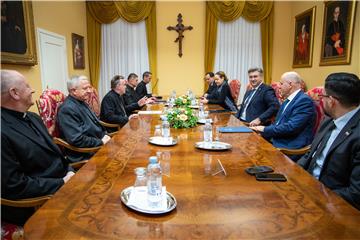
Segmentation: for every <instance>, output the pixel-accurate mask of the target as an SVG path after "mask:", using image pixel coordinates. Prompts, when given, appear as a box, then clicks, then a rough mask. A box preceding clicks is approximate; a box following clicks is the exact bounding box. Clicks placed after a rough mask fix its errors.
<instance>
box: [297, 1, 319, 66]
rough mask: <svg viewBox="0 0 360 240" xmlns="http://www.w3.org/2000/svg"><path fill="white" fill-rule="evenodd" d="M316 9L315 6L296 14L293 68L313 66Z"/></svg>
mask: <svg viewBox="0 0 360 240" xmlns="http://www.w3.org/2000/svg"><path fill="white" fill-rule="evenodd" d="M315 11H316V7H313V8H311V9H309V10H306V11H305V12H303V13H301V14H299V15H296V16H295V36H294V54H293V64H292V67H293V68H299V67H311V66H312V56H313V45H314V31H315V29H314V28H315V23H314V22H315Z"/></svg>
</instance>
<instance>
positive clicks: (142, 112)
mask: <svg viewBox="0 0 360 240" xmlns="http://www.w3.org/2000/svg"><path fill="white" fill-rule="evenodd" d="M138 114H139V115H154V114H159V115H160V114H162V111H139V112H138Z"/></svg>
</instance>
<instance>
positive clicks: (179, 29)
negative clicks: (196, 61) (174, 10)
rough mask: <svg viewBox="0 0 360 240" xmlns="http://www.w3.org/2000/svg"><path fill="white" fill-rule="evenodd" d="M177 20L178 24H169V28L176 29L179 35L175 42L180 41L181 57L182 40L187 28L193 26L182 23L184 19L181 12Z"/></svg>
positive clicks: (180, 50)
mask: <svg viewBox="0 0 360 240" xmlns="http://www.w3.org/2000/svg"><path fill="white" fill-rule="evenodd" d="M177 21H178V24H176V26H175V27H173V26H168V27H167V30H169V31H171V30H174V31H176V32H177V33H178V34H179V36H178V37H177V38H176V39H175V41H174V42H178V43H179V53H178V55H179V57H181V56H182V55H183V54H182V40H183V38H184V35H183V33H184V31H186V30H192V29H193V27H192V26H184V24H183V23H182V22H183V19H182V15H181V13H179V15H178V17H177Z"/></svg>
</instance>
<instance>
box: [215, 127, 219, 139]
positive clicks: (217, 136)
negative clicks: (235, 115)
mask: <svg viewBox="0 0 360 240" xmlns="http://www.w3.org/2000/svg"><path fill="white" fill-rule="evenodd" d="M219 128H220V127H216V128H215V138H214V140H215V141H216V142H219V141H220V129H219Z"/></svg>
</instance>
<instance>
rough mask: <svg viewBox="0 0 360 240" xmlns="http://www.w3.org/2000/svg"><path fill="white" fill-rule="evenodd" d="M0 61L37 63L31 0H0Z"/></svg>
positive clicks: (25, 63)
mask: <svg viewBox="0 0 360 240" xmlns="http://www.w3.org/2000/svg"><path fill="white" fill-rule="evenodd" d="M1 63H10V64H21V65H36V64H37V57H36V44H35V33H34V17H33V11H32V2H31V1H1Z"/></svg>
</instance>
